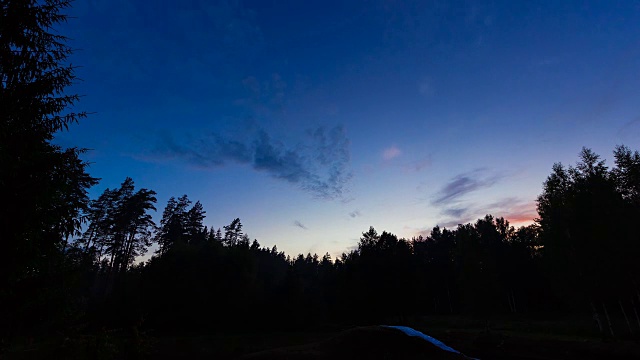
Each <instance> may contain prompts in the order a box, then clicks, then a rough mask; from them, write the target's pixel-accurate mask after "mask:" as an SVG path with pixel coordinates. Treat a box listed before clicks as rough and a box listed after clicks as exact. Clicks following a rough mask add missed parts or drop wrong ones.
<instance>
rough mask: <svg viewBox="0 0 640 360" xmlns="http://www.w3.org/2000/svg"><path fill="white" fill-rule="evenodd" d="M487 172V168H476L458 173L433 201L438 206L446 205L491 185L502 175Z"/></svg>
mask: <svg viewBox="0 0 640 360" xmlns="http://www.w3.org/2000/svg"><path fill="white" fill-rule="evenodd" d="M486 173H487V170H486V169H476V170H473V171H470V172H466V173H462V174H459V175H456V176H455V177H453V178H452V179H451V180H449V182H448V183H447V184H446V185H445V186H444V187H443V188H442V189H441V190H440V191H438V193H437V194H436V197H435V199H434V200H433V201H432V202H431V203H432V204H433V205H436V206H441V205H444V204H446V203H448V202H451V201H454V200H457V199H459V198H460V197H462V196H464V195H466V194H468V193H471V192H473V191H476V190H479V189H482V188H488V187H491V186H493V184H495V183H496V182H497V181H498V180H499V179H500V177H501V176H499V175H490V176H487V175H486Z"/></svg>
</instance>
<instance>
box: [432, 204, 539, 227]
mask: <svg viewBox="0 0 640 360" xmlns="http://www.w3.org/2000/svg"><path fill="white" fill-rule="evenodd" d="M441 214H442V215H443V218H442V219H441V221H439V222H438V225H440V226H441V227H448V228H451V227H456V226H457V225H458V224H466V223H469V222H475V221H476V220H477V219H479V218H481V217H484V216H485V215H487V214H491V215H493V216H495V217H503V218H505V219H507V220H509V222H510V223H511V224H513V225H514V226H519V225H525V224H528V223H531V222H532V221H533V219H535V218H536V217H537V211H536V203H535V201H530V200H524V199H521V198H517V197H506V198H503V199H500V200H498V201H496V202H494V203H490V204H486V205H476V204H467V205H465V206H457V207H452V208H446V209H443V210H442V211H441Z"/></svg>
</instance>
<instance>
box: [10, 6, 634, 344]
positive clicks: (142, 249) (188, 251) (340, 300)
mask: <svg viewBox="0 0 640 360" xmlns="http://www.w3.org/2000/svg"><path fill="white" fill-rule="evenodd" d="M68 6H69V2H68V1H63V0H51V1H46V2H44V5H42V4H40V3H39V2H38V3H36V2H32V1H24V2H23V1H7V0H3V1H2V14H1V16H0V20H1V21H0V22H1V24H2V25H1V27H0V32H1V37H0V51H1V52H0V66H1V67H0V78H1V81H2V82H1V88H0V116H1V117H2V125H1V126H2V130H1V131H0V158H1V159H0V162H1V163H0V166H1V169H2V171H1V173H0V198H1V199H2V200H3V201H2V211H1V213H2V214H3V215H2V216H1V217H0V219H1V220H0V221H1V224H0V227H1V228H2V235H1V241H0V304H1V306H0V324H1V325H0V331H1V334H0V336H1V338H2V348H1V349H0V351H3V350H6V349H8V348H10V347H11V346H12V345H11V344H13V343H14V341H15V339H25V338H26V339H32V340H33V339H39V338H47V337H48V336H51V334H63V335H62V336H63V337H68V336H70V335H69V334H95V333H99V332H101V331H102V332H104V331H110V330H112V329H130V331H132V332H133V333H134V334H135V336H140V335H139V334H141V333H144V332H147V331H153V332H154V333H155V334H176V333H185V334H187V333H199V332H207V331H211V329H228V330H229V331H236V332H242V331H243V330H245V329H251V331H255V332H260V331H272V332H273V331H283V332H285V331H301V330H318V329H325V328H330V329H333V328H336V327H348V326H353V325H372V324H382V323H389V324H391V323H397V324H403V323H412V322H415V321H417V320H416V319H420V318H421V317H424V316H444V317H446V316H451V317H457V316H467V317H472V318H476V319H481V320H482V321H485V322H486V323H487V326H490V325H489V324H490V323H491V321H492V320H493V319H497V318H504V317H505V316H506V317H508V316H516V315H522V316H530V317H542V318H554V317H557V316H565V315H567V314H570V315H572V316H576V317H579V318H583V319H586V321H588V322H590V323H591V325H592V328H591V330H590V331H591V332H592V334H591V335H593V336H596V337H603V338H635V339H637V338H638V336H640V317H639V312H640V262H638V260H637V259H638V258H639V256H640V229H639V228H638V225H637V224H638V219H640V153H639V152H638V151H637V150H632V149H630V148H629V147H627V146H624V145H620V146H617V147H616V148H615V149H614V150H613V157H614V159H615V160H614V163H613V165H612V166H608V165H607V164H605V161H604V160H602V159H601V157H600V156H599V155H598V154H596V153H594V152H593V151H592V150H590V149H589V148H586V147H585V148H583V149H582V150H581V151H580V152H579V154H578V158H577V162H576V164H575V165H571V166H565V165H563V164H560V163H556V164H554V165H553V167H552V168H551V171H550V174H549V175H548V177H547V178H546V180H545V179H541V182H542V181H544V182H543V191H542V193H541V194H540V195H539V196H538V198H537V211H538V217H537V218H536V219H535V221H534V223H533V224H532V225H529V226H524V227H519V228H514V227H513V226H511V225H510V223H509V221H508V220H506V219H504V218H503V217H500V214H495V215H496V216H494V215H489V214H488V215H486V216H485V217H484V218H481V219H478V220H477V221H475V222H473V223H467V224H459V225H458V226H457V227H455V228H450V229H448V228H441V227H438V226H436V227H434V228H433V229H432V230H431V232H430V234H429V235H428V236H425V237H423V236H419V237H414V238H411V239H405V238H399V237H398V236H396V235H394V234H392V233H389V232H386V231H379V230H377V229H383V228H384V226H385V224H373V225H374V226H371V227H370V228H369V229H362V230H363V232H362V234H361V235H360V241H359V243H358V246H357V248H356V249H353V250H351V251H345V252H344V253H343V254H342V255H341V256H339V257H338V258H335V259H334V258H332V257H331V255H329V254H328V253H327V254H310V253H309V254H297V255H296V254H285V253H284V252H282V251H280V250H278V248H277V247H276V246H273V247H271V248H269V247H264V246H262V245H261V244H260V243H259V241H258V240H257V239H253V238H251V237H249V235H248V233H247V232H246V230H245V229H244V228H243V224H242V221H241V218H235V219H229V220H230V222H229V224H220V226H211V227H207V226H204V223H205V217H206V211H205V209H204V208H203V206H202V204H201V203H200V202H199V201H194V200H192V199H190V198H189V197H188V195H184V194H172V195H174V197H171V198H170V200H169V201H168V203H167V204H158V203H157V200H156V192H155V191H154V190H152V189H146V188H137V187H136V184H135V182H134V180H133V179H131V178H126V179H123V182H122V183H121V184H120V186H119V187H116V188H112V189H107V190H105V191H104V192H103V193H102V194H101V195H100V196H99V197H98V198H96V199H90V198H89V195H88V190H89V189H90V188H91V187H92V186H94V185H96V184H97V183H98V181H99V179H96V178H94V177H92V176H91V174H89V172H88V170H89V169H88V165H89V164H88V163H87V162H86V161H84V160H82V155H83V154H84V153H85V152H86V151H88V150H87V149H80V148H63V147H61V146H59V145H55V144H54V143H53V139H54V137H55V135H56V133H58V132H60V131H65V130H66V129H67V128H68V126H69V125H70V124H72V123H76V122H78V121H80V120H82V119H83V118H85V117H86V116H87V114H86V113H82V112H74V110H73V109H75V107H74V106H73V105H74V104H75V103H76V102H77V101H79V99H80V97H79V96H78V95H69V94H67V93H65V92H64V89H65V88H67V87H69V86H70V85H71V84H72V83H73V82H74V81H75V80H76V79H75V77H74V67H73V66H71V65H67V64H66V62H65V59H66V57H67V56H69V55H70V54H71V51H72V50H71V49H70V48H69V47H68V46H67V45H66V38H65V37H64V36H61V35H58V34H56V33H54V32H52V31H51V30H50V28H51V27H52V26H54V25H56V24H57V23H59V22H61V21H65V19H66V18H65V16H64V15H63V13H62V11H63V10H64V9H65V8H66V7H68ZM577 150H578V149H577ZM156 210H158V211H161V214H162V216H161V220H160V221H159V223H155V222H154V220H153V217H152V214H153V212H155V211H156ZM215 211H217V212H222V211H224V209H215ZM232 216H242V214H234V215H232ZM255 231H256V233H258V236H259V229H255ZM153 244H156V248H157V250H156V251H155V252H154V253H153V254H152V256H151V257H150V259H149V260H148V261H145V262H139V261H136V259H138V258H139V257H140V256H142V255H145V254H146V253H147V252H149V251H150V248H151V246H152V245H153ZM127 331H129V330H127ZM32 340H29V341H32Z"/></svg>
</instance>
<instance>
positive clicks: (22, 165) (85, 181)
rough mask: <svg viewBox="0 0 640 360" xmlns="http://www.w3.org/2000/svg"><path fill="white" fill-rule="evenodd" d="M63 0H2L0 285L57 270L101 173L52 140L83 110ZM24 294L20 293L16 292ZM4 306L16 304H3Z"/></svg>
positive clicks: (81, 115)
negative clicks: (63, 31)
mask: <svg viewBox="0 0 640 360" xmlns="http://www.w3.org/2000/svg"><path fill="white" fill-rule="evenodd" d="M69 4H70V1H65V0H48V1H34V0H1V1H0V198H1V199H2V205H1V207H0V212H1V213H2V214H3V215H2V217H0V227H1V228H2V232H3V233H2V237H1V240H0V288H2V289H5V290H7V291H6V292H3V293H6V294H9V293H11V292H12V291H11V289H13V288H14V285H15V284H16V283H19V282H23V281H30V280H33V279H35V278H40V277H42V276H45V274H46V273H53V272H55V271H56V270H55V268H56V266H57V265H56V263H57V262H59V261H60V259H61V257H62V255H63V254H64V253H65V251H66V245H67V240H68V238H69V237H70V236H73V235H75V234H77V232H78V231H79V230H80V226H81V224H82V221H83V216H82V214H83V211H85V210H86V208H87V206H88V201H89V198H88V195H87V189H88V188H89V187H91V186H92V185H94V184H96V183H97V179H95V178H93V177H91V176H89V174H88V173H87V166H88V165H87V163H86V162H84V161H82V160H81V159H80V155H81V154H82V153H83V152H84V151H85V150H84V149H78V148H68V149H64V148H62V147H60V146H58V145H54V144H52V143H51V141H52V140H53V138H54V136H55V133H56V132H58V131H62V130H66V129H68V127H69V125H70V124H72V123H76V122H78V120H79V119H81V118H84V117H85V115H86V114H85V113H82V112H74V111H71V110H70V109H71V108H72V107H73V105H75V103H76V102H77V101H78V100H79V96H78V95H76V94H68V93H66V92H65V89H66V88H67V87H68V86H69V85H71V84H72V83H73V82H74V80H75V75H74V69H75V68H74V66H72V65H71V64H68V63H67V58H68V56H69V55H70V54H71V53H72V50H71V48H70V47H69V46H68V45H67V44H66V42H67V38H66V37H65V36H63V35H59V34H57V33H56V32H55V31H54V28H55V26H56V25H58V24H60V23H61V22H65V21H66V19H67V17H66V15H64V14H63V13H62V11H63V10H64V9H65V8H67V7H68V6H69ZM14 295H15V296H18V294H14ZM4 307H5V308H11V306H10V305H5V306H4Z"/></svg>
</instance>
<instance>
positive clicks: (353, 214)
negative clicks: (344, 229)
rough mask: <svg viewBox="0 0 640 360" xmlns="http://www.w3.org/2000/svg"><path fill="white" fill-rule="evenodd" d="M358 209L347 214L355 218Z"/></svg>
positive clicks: (358, 213) (358, 211) (358, 212)
mask: <svg viewBox="0 0 640 360" xmlns="http://www.w3.org/2000/svg"><path fill="white" fill-rule="evenodd" d="M360 215H361V214H360V210H353V211H352V212H350V213H349V216H351V218H354V219H355V218H357V217H358V216H360Z"/></svg>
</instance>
